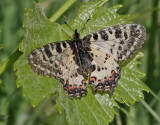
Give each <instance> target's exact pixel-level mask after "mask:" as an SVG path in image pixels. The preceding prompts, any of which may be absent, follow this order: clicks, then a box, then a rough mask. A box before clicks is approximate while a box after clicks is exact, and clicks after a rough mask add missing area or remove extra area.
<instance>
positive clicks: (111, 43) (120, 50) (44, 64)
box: [28, 24, 146, 98]
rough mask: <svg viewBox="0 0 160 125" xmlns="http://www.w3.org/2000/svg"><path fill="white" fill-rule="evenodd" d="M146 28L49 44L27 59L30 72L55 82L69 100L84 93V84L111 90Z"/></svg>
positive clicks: (122, 27)
mask: <svg viewBox="0 0 160 125" xmlns="http://www.w3.org/2000/svg"><path fill="white" fill-rule="evenodd" d="M145 38H146V29H145V27H144V26H142V25H139V24H124V25H117V26H110V27H107V28H105V29H102V30H99V31H97V32H94V33H92V34H89V35H87V36H85V37H84V38H83V39H80V34H79V33H78V31H77V29H76V30H75V33H74V35H73V39H72V40H66V41H60V42H56V43H55V42H54V43H49V44H47V45H45V46H42V47H40V48H37V49H35V50H33V51H32V52H31V53H30V54H29V56H28V63H29V65H30V67H31V69H32V70H33V71H34V72H36V73H37V74H39V75H43V76H46V77H51V78H54V79H58V80H59V81H60V82H61V83H62V86H63V89H64V90H65V91H67V93H68V96H69V97H70V98H74V97H82V96H84V95H86V94H87V82H86V80H85V77H87V78H88V81H89V82H88V83H89V85H91V86H92V87H93V89H94V91H97V90H102V91H106V90H109V91H111V92H113V91H114V89H115V87H116V86H117V83H118V81H119V79H120V77H121V67H120V65H119V63H120V61H123V60H126V59H128V58H130V57H131V56H132V55H133V54H134V53H135V52H136V51H137V50H139V49H140V48H141V47H142V45H143V44H144V40H145Z"/></svg>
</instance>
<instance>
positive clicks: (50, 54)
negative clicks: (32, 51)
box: [44, 45, 52, 58]
mask: <svg viewBox="0 0 160 125" xmlns="http://www.w3.org/2000/svg"><path fill="white" fill-rule="evenodd" d="M44 51H45V53H46V55H47V56H48V58H50V57H51V56H52V53H51V51H50V49H49V45H45V46H44Z"/></svg>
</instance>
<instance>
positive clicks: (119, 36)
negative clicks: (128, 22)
mask: <svg viewBox="0 0 160 125" xmlns="http://www.w3.org/2000/svg"><path fill="white" fill-rule="evenodd" d="M121 33H122V31H121V29H115V37H116V38H121Z"/></svg>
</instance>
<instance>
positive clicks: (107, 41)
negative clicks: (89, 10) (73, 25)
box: [83, 24, 146, 60]
mask: <svg viewBox="0 0 160 125" xmlns="http://www.w3.org/2000/svg"><path fill="white" fill-rule="evenodd" d="M145 38H146V29H145V27H144V26H142V25H139V24H125V25H119V26H112V27H108V28H106V29H104V30H100V31H98V32H95V33H93V34H90V35H88V36H86V37H85V38H84V39H83V40H87V41H91V42H94V43H93V44H95V45H98V46H99V48H101V49H102V50H103V51H105V52H106V53H107V54H109V55H111V54H113V53H114V55H115V56H117V57H118V60H126V59H128V58H129V57H130V56H131V55H133V54H134V53H135V52H136V51H137V50H139V49H140V48H141V47H142V45H143V44H144V40H145ZM93 46H94V45H93ZM117 57H115V58H117Z"/></svg>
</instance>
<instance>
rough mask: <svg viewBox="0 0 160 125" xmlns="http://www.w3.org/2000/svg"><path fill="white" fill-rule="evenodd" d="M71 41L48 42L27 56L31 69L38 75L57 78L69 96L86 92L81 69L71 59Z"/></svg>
mask: <svg viewBox="0 0 160 125" xmlns="http://www.w3.org/2000/svg"><path fill="white" fill-rule="evenodd" d="M70 42H71V41H63V42H57V43H50V44H47V45H45V46H42V47H40V48H38V49H35V50H34V51H32V52H31V53H30V54H29V56H28V62H29V65H30V67H31V69H32V70H33V71H34V72H36V73H37V74H39V75H43V76H46V77H51V78H55V79H59V80H60V82H61V83H62V85H63V88H64V90H65V91H67V92H68V95H69V97H71V98H72V97H74V96H76V97H81V96H82V95H85V94H86V93H87V87H86V81H85V80H84V78H83V75H82V73H81V72H82V71H81V70H80V69H79V68H78V66H77V65H76V64H75V62H74V61H73V56H72V49H71V48H70Z"/></svg>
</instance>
